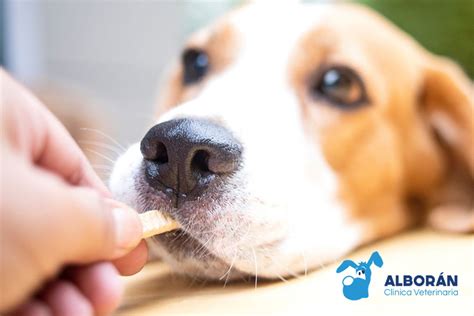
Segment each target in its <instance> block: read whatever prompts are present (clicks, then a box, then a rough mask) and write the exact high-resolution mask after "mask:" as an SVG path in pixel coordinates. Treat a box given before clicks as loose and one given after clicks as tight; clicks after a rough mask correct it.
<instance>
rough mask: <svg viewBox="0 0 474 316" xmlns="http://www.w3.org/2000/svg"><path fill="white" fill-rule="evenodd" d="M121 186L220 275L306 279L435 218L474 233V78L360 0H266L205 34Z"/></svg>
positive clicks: (182, 253) (169, 88)
mask: <svg viewBox="0 0 474 316" xmlns="http://www.w3.org/2000/svg"><path fill="white" fill-rule="evenodd" d="M161 91H162V95H161V98H160V99H159V102H158V103H159V104H158V107H157V113H156V121H155V125H154V126H152V127H151V128H150V129H149V130H148V132H146V134H145V135H144V137H143V139H142V140H141V141H140V142H139V143H136V144H134V145H132V146H131V147H130V148H129V149H128V150H127V151H126V152H125V153H124V154H123V155H122V156H121V157H120V158H119V159H118V160H117V161H116V163H115V166H114V171H113V173H112V175H111V178H110V188H111V190H112V192H113V194H114V195H115V197H116V198H117V199H119V200H121V201H123V202H125V203H128V204H129V205H131V206H132V207H134V208H136V209H137V210H138V211H139V212H143V211H146V210H150V209H161V210H164V211H166V212H169V214H170V215H171V216H172V217H174V218H175V219H176V220H177V221H178V222H179V223H180V224H181V226H182V229H180V230H177V231H174V232H170V233H166V234H163V235H160V236H157V237H155V238H154V240H153V242H152V248H153V249H154V250H155V251H156V253H157V254H158V255H159V256H160V257H161V258H163V260H165V261H166V262H168V263H169V264H170V265H171V266H172V267H173V269H174V270H175V271H176V272H178V273H181V274H187V275H191V276H193V277H196V278H205V279H214V280H219V279H221V280H222V279H224V278H225V279H226V281H227V280H232V279H239V278H242V277H248V276H254V277H264V278H282V277H286V276H292V275H298V274H300V273H303V272H305V271H307V270H308V269H314V268H317V267H319V266H321V265H324V264H325V263H328V262H331V261H333V260H336V259H338V258H340V257H341V256H342V255H344V254H346V253H347V252H349V251H350V250H352V249H354V248H355V247H357V246H359V245H362V244H364V243H367V242H370V241H373V240H375V239H379V238H382V237H385V236H389V235H392V234H395V233H397V232H400V231H402V230H404V229H407V228H408V227H410V226H412V225H414V224H417V223H420V222H424V223H430V224H431V225H433V226H435V227H437V228H440V229H446V230H450V231H459V232H472V231H473V230H474V215H473V214H474V213H473V211H472V210H473V206H472V205H473V188H474V187H473V175H474V148H473V143H472V141H473V135H474V124H473V99H472V83H471V82H470V80H469V79H468V78H467V77H466V75H464V74H463V73H462V71H461V70H460V68H459V67H458V66H456V65H455V64H454V63H453V62H451V61H449V60H446V59H444V58H441V57H437V56H434V55H432V54H430V53H429V52H427V51H426V50H424V49H423V48H422V47H421V46H420V45H419V44H417V43H416V42H415V41H414V40H413V39H412V38H410V37H409V36H407V35H406V34H404V33H403V32H401V31H400V30H399V29H397V28H396V27H395V26H394V25H392V24H390V23H389V22H387V21H386V20H385V19H384V18H382V17H381V16H379V15H378V14H376V13H374V12H372V11H370V10H369V9H366V8H364V7H360V6H358V5H354V4H312V5H309V4H305V5H303V4H291V5H283V4H281V5H278V4H275V5H273V6H272V7H271V8H268V7H267V5H265V4H251V5H247V6H244V7H241V8H238V9H237V10H235V11H233V12H231V13H229V14H228V15H226V16H224V17H223V18H221V19H219V20H218V21H216V22H215V23H214V24H212V25H211V26H209V27H207V28H205V29H203V30H201V31H199V32H197V33H196V34H194V35H193V36H192V37H191V38H190V40H189V41H188V42H187V44H186V46H185V48H184V50H183V53H182V55H181V58H180V60H179V61H178V62H177V63H176V64H175V65H174V67H173V69H171V71H170V74H169V76H168V80H167V81H166V82H165V84H164V87H163V89H162V90H161Z"/></svg>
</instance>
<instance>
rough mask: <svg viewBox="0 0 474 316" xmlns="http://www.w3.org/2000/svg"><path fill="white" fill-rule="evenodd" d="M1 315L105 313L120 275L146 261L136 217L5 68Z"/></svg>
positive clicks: (0, 95) (0, 137)
mask: <svg viewBox="0 0 474 316" xmlns="http://www.w3.org/2000/svg"><path fill="white" fill-rule="evenodd" d="M0 110H1V118H0V131H1V134H0V150H1V169H0V174H1V182H0V183H1V187H0V193H1V195H0V216H1V217H0V246H1V248H0V312H4V311H9V310H10V311H12V310H13V313H14V314H23V315H33V314H34V315H52V314H54V315H93V314H98V315H103V314H108V313H110V312H111V311H113V310H114V309H115V308H116V307H117V305H118V303H119V299H120V296H121V293H122V284H121V282H120V280H119V275H118V272H120V273H121V274H125V275H129V274H133V273H135V272H137V271H139V270H140V269H141V268H142V266H143V265H144V263H145V261H146V258H147V249H146V244H145V243H144V242H143V241H141V242H140V240H141V224H140V222H139V219H138V216H137V214H136V213H135V212H134V211H133V210H131V209H129V208H127V207H126V206H124V205H121V204H119V203H117V202H115V201H112V200H109V199H107V198H108V197H109V193H108V191H107V189H106V188H105V186H104V185H103V183H102V182H101V181H100V179H99V178H98V177H97V175H96V174H95V173H94V171H93V170H92V168H91V166H90V165H89V163H88V162H87V160H86V158H85V156H84V155H83V154H82V152H81V151H80V149H79V147H78V146H77V145H76V144H75V142H74V141H73V139H72V138H71V136H70V135H69V134H68V133H67V131H66V130H65V128H64V127H63V126H62V125H61V124H60V123H59V121H58V120H57V119H56V118H55V117H54V116H53V115H52V114H51V113H50V112H49V111H48V110H47V109H46V108H45V107H44V106H43V105H42V104H41V103H40V102H39V101H38V100H37V99H36V98H35V97H34V96H33V95H31V94H30V93H29V92H28V91H27V90H26V89H25V88H23V87H22V86H21V85H19V84H18V83H16V82H15V81H14V80H13V79H11V78H10V77H9V75H8V74H6V73H5V72H4V71H3V70H1V69H0Z"/></svg>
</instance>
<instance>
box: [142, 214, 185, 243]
mask: <svg viewBox="0 0 474 316" xmlns="http://www.w3.org/2000/svg"><path fill="white" fill-rule="evenodd" d="M138 216H139V217H140V221H141V222H142V226H143V238H148V237H151V236H155V235H159V234H163V233H166V232H169V231H172V230H175V229H178V228H179V227H180V226H179V224H178V222H176V221H175V220H174V219H172V218H171V217H170V216H169V215H167V214H165V213H163V212H161V211H159V210H151V211H146V212H145V213H141V214H139V215H138Z"/></svg>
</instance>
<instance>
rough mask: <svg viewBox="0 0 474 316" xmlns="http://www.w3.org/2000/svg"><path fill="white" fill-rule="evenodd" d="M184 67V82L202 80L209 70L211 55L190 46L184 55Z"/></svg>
mask: <svg viewBox="0 0 474 316" xmlns="http://www.w3.org/2000/svg"><path fill="white" fill-rule="evenodd" d="M182 63H183V68H184V76H183V83H184V84H185V85H187V84H193V83H196V82H198V81H199V80H201V79H202V78H203V77H204V76H205V75H206V74H207V72H208V70H209V57H208V56H207V54H206V52H204V51H202V50H199V49H195V48H189V49H187V50H185V51H184V53H183V55H182Z"/></svg>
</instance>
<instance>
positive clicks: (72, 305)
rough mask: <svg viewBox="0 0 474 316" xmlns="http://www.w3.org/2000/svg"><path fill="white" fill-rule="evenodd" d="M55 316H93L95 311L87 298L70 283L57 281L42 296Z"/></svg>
mask: <svg viewBox="0 0 474 316" xmlns="http://www.w3.org/2000/svg"><path fill="white" fill-rule="evenodd" d="M40 297H41V298H42V299H43V300H44V302H45V303H46V304H48V306H49V308H50V309H51V311H52V312H53V315H55V316H88V315H90V316H93V315H94V310H93V308H92V305H91V303H90V302H89V301H88V300H87V298H86V297H85V296H84V295H83V294H82V293H81V291H79V289H78V288H77V287H75V286H74V285H73V284H72V283H71V282H68V281H61V280H60V281H56V282H54V283H52V284H51V285H49V286H48V287H47V288H46V289H45V290H44V291H43V292H42V293H41V295H40Z"/></svg>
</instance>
